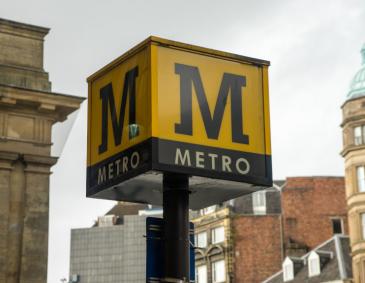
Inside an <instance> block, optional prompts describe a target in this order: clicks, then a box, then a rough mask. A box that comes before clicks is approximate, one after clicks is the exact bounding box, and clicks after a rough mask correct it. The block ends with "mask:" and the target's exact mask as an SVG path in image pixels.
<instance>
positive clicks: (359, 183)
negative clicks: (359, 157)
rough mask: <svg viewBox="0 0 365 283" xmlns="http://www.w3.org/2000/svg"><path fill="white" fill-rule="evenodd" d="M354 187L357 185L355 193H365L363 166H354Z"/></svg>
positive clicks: (364, 171) (364, 168) (364, 170)
mask: <svg viewBox="0 0 365 283" xmlns="http://www.w3.org/2000/svg"><path fill="white" fill-rule="evenodd" d="M360 169H362V176H359V175H360V174H359V172H360ZM361 177H362V178H361ZM356 185H357V192H359V193H363V192H365V166H364V165H359V166H356Z"/></svg>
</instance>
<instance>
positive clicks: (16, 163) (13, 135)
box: [0, 19, 83, 283]
mask: <svg viewBox="0 0 365 283" xmlns="http://www.w3.org/2000/svg"><path fill="white" fill-rule="evenodd" d="M48 31H49V29H47V28H42V27H36V26H32V25H27V24H22V23H17V22H12V21H8V20H3V19H0V283H5V282H6V283H20V282H21V283H46V282H47V254H48V210H49V209H48V205H49V203H48V200H49V175H50V173H51V170H50V169H51V167H52V165H54V164H55V163H56V162H57V157H52V156H50V152H51V146H52V143H51V140H52V139H51V138H52V137H51V134H52V125H53V124H54V123H56V122H61V121H64V120H65V119H67V116H68V115H69V114H70V113H72V112H73V111H75V110H77V109H78V108H79V106H80V103H81V102H82V101H83V98H80V97H76V96H69V95H64V94H57V93H53V92H51V83H50V82H49V80H48V74H47V73H46V72H45V71H44V69H43V41H44V37H45V36H46V34H47V33H48Z"/></svg>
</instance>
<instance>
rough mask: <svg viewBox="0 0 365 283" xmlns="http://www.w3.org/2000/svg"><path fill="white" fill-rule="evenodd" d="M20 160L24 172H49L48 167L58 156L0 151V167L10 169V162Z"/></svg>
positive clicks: (54, 162)
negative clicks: (22, 163) (24, 166)
mask: <svg viewBox="0 0 365 283" xmlns="http://www.w3.org/2000/svg"><path fill="white" fill-rule="evenodd" d="M17 160H20V161H22V162H24V164H25V165H26V168H25V171H26V172H36V173H45V174H50V168H51V167H52V166H53V165H55V164H56V163H57V160H58V158H57V157H52V156H41V155H33V154H20V153H16V152H6V151H0V169H8V170H11V169H12V168H13V166H12V164H13V163H14V162H15V161H17Z"/></svg>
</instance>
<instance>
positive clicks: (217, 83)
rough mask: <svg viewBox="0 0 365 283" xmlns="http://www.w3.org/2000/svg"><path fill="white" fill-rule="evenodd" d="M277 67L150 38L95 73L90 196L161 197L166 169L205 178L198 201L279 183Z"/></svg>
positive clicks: (198, 187)
mask: <svg viewBox="0 0 365 283" xmlns="http://www.w3.org/2000/svg"><path fill="white" fill-rule="evenodd" d="M268 66H269V62H267V61H263V60H258V59H253V58H248V57H243V56H239V55H234V54H229V53H225V52H220V51H215V50H210V49H206V48H202V47H196V46H191V45H186V44H183V43H178V42H173V41H169V40H165V39H161V38H156V37H150V38H148V39H147V40H145V41H144V42H142V43H141V44H139V45H138V46H136V47H135V48H133V49H132V50H130V51H129V52H127V53H126V54H124V55H122V56H121V57H120V58H118V59H116V60H115V61H113V62H112V63H110V64H109V65H107V66H106V67H104V68H103V69H101V70H100V71H98V72H97V73H95V74H94V75H92V76H91V77H89V78H88V83H89V104H88V107H89V109H88V113H89V116H88V154H87V157H88V160H87V165H88V168H87V195H88V196H91V197H97V198H107V199H115V200H126V201H136V202H145V203H153V204H160V203H161V200H162V194H161V188H162V184H161V174H159V173H161V172H165V171H169V172H178V173H184V174H188V175H191V176H199V177H201V178H199V177H198V178H193V179H191V188H192V194H191V204H192V207H195V208H196V207H203V206H206V205H209V204H213V203H214V202H219V201H224V200H228V199H230V198H233V197H237V196H239V195H242V194H245V193H249V192H252V191H255V190H258V189H259V187H267V186H271V185H272V174H271V149H270V126H269V124H270V123H269V98H268ZM207 178H208V179H207ZM212 179H216V180H228V181H235V182H240V183H235V184H233V183H232V182H222V181H213V180H212ZM127 180H128V181H127ZM125 181H127V182H125ZM194 184H195V186H194ZM204 184H206V185H204ZM207 184H209V186H208V185H207ZM218 189H219V191H218V192H217V190H218ZM194 193H195V194H194ZM213 201H214V202H213Z"/></svg>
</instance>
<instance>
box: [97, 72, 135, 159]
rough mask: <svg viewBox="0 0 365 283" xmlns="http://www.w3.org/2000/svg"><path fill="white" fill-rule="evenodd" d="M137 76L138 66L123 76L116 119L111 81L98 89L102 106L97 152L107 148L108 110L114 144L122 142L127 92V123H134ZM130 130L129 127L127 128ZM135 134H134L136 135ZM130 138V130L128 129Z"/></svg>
mask: <svg viewBox="0 0 365 283" xmlns="http://www.w3.org/2000/svg"><path fill="white" fill-rule="evenodd" d="M137 76H138V66H137V67H134V68H133V69H131V70H129V71H128V72H127V73H126V74H125V77H124V86H123V93H122V99H121V105H120V112H119V119H117V110H116V109H115V101H114V93H113V86H112V84H111V83H109V84H107V85H106V86H104V87H102V88H101V89H100V99H101V108H102V118H101V119H102V120H101V128H102V130H101V144H100V145H99V154H100V153H103V152H105V151H106V150H107V149H108V120H109V119H108V112H109V111H108V110H109V109H110V116H111V121H112V127H113V136H114V144H115V145H116V146H117V145H120V144H121V142H122V134H123V124H124V114H125V107H126V104H127V96H128V94H129V125H132V124H135V123H136V78H137ZM129 130H130V129H129ZM137 135H138V133H137V134H135V135H134V136H137ZM129 138H130V139H131V138H132V136H131V132H130V131H129Z"/></svg>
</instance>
